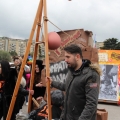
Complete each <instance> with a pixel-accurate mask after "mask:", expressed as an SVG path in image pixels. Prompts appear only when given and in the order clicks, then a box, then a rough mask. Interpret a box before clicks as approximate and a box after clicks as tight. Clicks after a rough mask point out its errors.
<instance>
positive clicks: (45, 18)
mask: <svg viewBox="0 0 120 120" xmlns="http://www.w3.org/2000/svg"><path fill="white" fill-rule="evenodd" d="M43 19H44V20H45V21H49V22H50V23H51V24H52V25H54V26H55V27H56V28H58V29H59V30H61V31H62V32H63V33H64V34H66V35H67V36H69V37H71V35H69V34H68V33H66V32H64V31H63V30H62V29H60V28H59V27H58V26H56V25H55V24H54V23H53V22H51V21H50V20H49V19H48V18H47V17H46V16H44V17H43Z"/></svg>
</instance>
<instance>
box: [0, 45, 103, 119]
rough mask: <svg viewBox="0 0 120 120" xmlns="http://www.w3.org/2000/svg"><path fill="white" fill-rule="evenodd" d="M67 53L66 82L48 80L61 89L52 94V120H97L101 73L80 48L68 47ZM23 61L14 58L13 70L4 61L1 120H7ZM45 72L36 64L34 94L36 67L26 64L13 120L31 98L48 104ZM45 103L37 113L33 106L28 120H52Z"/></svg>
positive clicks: (1, 67) (1, 63) (0, 83)
mask: <svg viewBox="0 0 120 120" xmlns="http://www.w3.org/2000/svg"><path fill="white" fill-rule="evenodd" d="M64 51H65V62H66V63H67V64H68V69H69V70H68V75H67V78H66V80H65V82H64V83H62V82H61V81H53V80H52V79H51V78H50V77H49V76H46V79H45V80H44V81H45V82H48V81H50V84H51V88H52V87H54V88H57V90H56V89H55V90H54V91H52V92H51V104H52V106H51V108H52V119H60V120H96V111H97V104H98V95H99V86H100V73H101V71H100V69H99V67H98V66H97V65H93V64H92V63H91V62H90V60H87V59H83V56H82V50H81V48H80V47H79V46H78V45H76V44H71V45H69V46H66V47H65V48H64ZM22 59H23V57H20V56H17V57H14V59H13V62H14V65H15V66H14V67H10V65H9V62H8V61H0V119H1V118H2V117H3V120H6V115H7V112H8V109H9V105H10V102H11V98H12V94H13V91H14V88H15V84H16V81H17V77H18V73H19V71H20V67H21V63H22ZM44 68H45V66H44V65H43V61H42V60H36V65H35V76H34V84H33V90H30V89H29V84H30V74H31V69H32V66H31V65H28V64H27V62H26V65H25V67H24V72H23V76H22V79H21V83H20V87H19V91H18V95H17V98H16V102H15V106H14V109H13V112H12V116H11V120H15V119H16V115H17V114H18V113H19V112H20V109H22V106H23V104H24V102H25V101H26V105H27V104H28V95H29V94H31V95H32V96H33V97H34V98H35V99H36V100H38V99H42V100H41V101H42V102H43V101H44V96H45V95H47V94H45V91H46V86H44V85H43V83H42V81H41V77H42V70H43V69H44ZM58 89H59V90H58ZM63 93H64V94H63ZM42 102H41V103H42ZM43 103H45V104H43V105H42V104H41V105H42V106H40V108H37V109H36V108H34V104H33V103H32V111H31V112H30V113H29V114H28V117H27V119H28V120H29V119H32V120H42V119H46V118H47V117H48V108H47V103H46V102H43Z"/></svg>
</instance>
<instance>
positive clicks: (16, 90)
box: [6, 0, 43, 120]
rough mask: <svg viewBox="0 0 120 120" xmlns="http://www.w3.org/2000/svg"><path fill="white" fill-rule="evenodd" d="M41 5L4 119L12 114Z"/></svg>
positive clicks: (40, 5) (9, 118)
mask: <svg viewBox="0 0 120 120" xmlns="http://www.w3.org/2000/svg"><path fill="white" fill-rule="evenodd" d="M42 6H43V5H42V0H41V1H40V3H39V6H38V10H37V13H36V17H35V20H34V24H33V27H32V30H31V33H30V37H29V40H28V44H27V48H26V51H25V55H24V58H23V61H22V65H21V68H20V71H19V74H18V79H17V82H16V86H15V89H14V92H13V96H12V100H11V104H10V107H9V110H8V114H7V118H6V120H11V115H12V112H13V108H14V104H15V101H16V97H17V94H18V90H19V87H20V81H21V78H22V76H23V71H24V66H25V64H26V60H27V57H28V54H29V51H30V47H31V43H32V39H33V36H34V32H35V29H36V25H37V23H38V20H39V16H40V12H41V11H42V10H41V9H42Z"/></svg>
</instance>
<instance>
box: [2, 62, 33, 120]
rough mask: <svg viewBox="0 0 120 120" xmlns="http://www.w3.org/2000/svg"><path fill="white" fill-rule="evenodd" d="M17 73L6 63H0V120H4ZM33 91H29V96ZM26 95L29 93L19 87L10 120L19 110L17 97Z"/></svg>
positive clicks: (12, 119) (13, 119)
mask: <svg viewBox="0 0 120 120" xmlns="http://www.w3.org/2000/svg"><path fill="white" fill-rule="evenodd" d="M16 79H17V71H16V69H15V68H10V65H9V62H8V61H4V60H2V61H0V119H1V118H2V117H3V120H6V117H7V112H8V109H9V106H10V103H11V99H12V95H13V92H14V88H15V85H16ZM32 92H33V91H30V93H31V94H33V93H32ZM20 94H22V95H28V94H29V91H26V90H25V89H23V87H22V85H20V88H19V91H18V95H17V98H16V102H15V105H14V109H13V112H12V116H11V120H15V118H16V114H17V113H18V112H19V109H20V106H19V104H20V100H19V97H18V96H19V95H20Z"/></svg>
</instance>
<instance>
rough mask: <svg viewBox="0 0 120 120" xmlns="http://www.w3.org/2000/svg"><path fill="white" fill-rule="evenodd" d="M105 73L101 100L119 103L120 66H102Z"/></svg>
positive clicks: (102, 80) (102, 78) (102, 77)
mask: <svg viewBox="0 0 120 120" xmlns="http://www.w3.org/2000/svg"><path fill="white" fill-rule="evenodd" d="M100 66H101V69H102V71H103V74H102V76H101V77H100V79H101V84H100V93H99V99H105V100H114V101H117V87H118V86H117V84H118V83H117V81H118V66H117V65H100Z"/></svg>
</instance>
